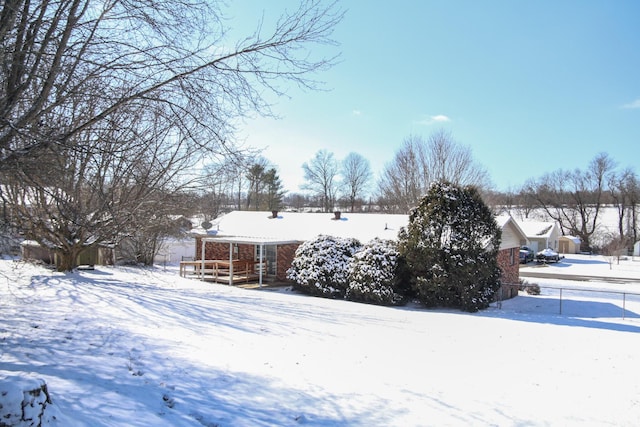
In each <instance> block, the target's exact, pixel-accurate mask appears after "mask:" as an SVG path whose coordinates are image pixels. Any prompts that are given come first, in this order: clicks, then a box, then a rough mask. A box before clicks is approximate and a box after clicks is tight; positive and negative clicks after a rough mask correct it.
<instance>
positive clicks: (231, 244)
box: [229, 242, 233, 286]
mask: <svg viewBox="0 0 640 427" xmlns="http://www.w3.org/2000/svg"><path fill="white" fill-rule="evenodd" d="M229 286H233V243H231V242H229Z"/></svg>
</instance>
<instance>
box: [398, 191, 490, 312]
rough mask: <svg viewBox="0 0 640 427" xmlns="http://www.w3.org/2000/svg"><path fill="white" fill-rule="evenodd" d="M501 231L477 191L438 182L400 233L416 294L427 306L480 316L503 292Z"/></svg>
mask: <svg viewBox="0 0 640 427" xmlns="http://www.w3.org/2000/svg"><path fill="white" fill-rule="evenodd" d="M500 238H501V231H500V228H499V227H498V225H497V223H496V221H495V219H494V217H493V214H492V212H491V210H490V209H489V207H488V206H487V205H486V204H485V203H484V202H483V201H482V198H481V197H480V194H479V193H478V191H477V189H475V188H474V187H471V186H467V187H460V186H458V185H455V184H451V183H447V182H438V183H434V184H433V185H432V186H431V188H430V190H429V193H428V194H427V195H426V196H425V197H424V198H423V199H422V200H421V201H420V203H419V205H418V206H417V207H416V208H415V209H414V210H413V211H412V212H411V215H410V217H409V225H408V227H407V229H406V230H405V229H403V230H401V232H400V236H399V240H400V245H399V249H400V253H401V255H402V257H403V259H404V260H406V266H405V267H404V268H403V270H406V271H408V272H409V273H410V274H409V280H410V282H411V284H412V286H413V288H414V292H415V295H416V296H417V298H418V299H419V300H420V302H421V303H423V304H424V305H425V306H427V307H433V306H442V307H454V308H460V309H462V310H465V311H469V312H474V311H478V310H481V309H484V308H487V307H488V306H489V304H490V303H491V301H492V300H493V297H494V294H495V292H496V291H497V290H498V289H499V288H500V283H499V278H500V269H499V267H498V262H497V256H498V248H499V247H500Z"/></svg>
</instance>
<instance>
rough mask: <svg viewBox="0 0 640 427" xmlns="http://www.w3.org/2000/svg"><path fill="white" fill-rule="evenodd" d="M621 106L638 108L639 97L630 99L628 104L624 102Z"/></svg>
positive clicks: (639, 103) (639, 105)
mask: <svg viewBox="0 0 640 427" xmlns="http://www.w3.org/2000/svg"><path fill="white" fill-rule="evenodd" d="M622 108H640V98H638V99H636V100H635V101H631V102H630V103H628V104H624V105H623V106H622Z"/></svg>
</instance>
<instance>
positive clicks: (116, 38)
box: [0, 0, 342, 270]
mask: <svg viewBox="0 0 640 427" xmlns="http://www.w3.org/2000/svg"><path fill="white" fill-rule="evenodd" d="M341 17H342V12H340V11H339V10H337V6H336V5H335V4H334V3H332V4H329V5H326V4H324V5H323V4H320V2H317V1H314V0H308V1H303V2H301V3H300V5H299V8H298V9H296V10H294V11H293V12H292V13H287V12H285V13H284V14H283V15H282V17H281V19H280V20H279V21H278V22H277V23H276V24H275V26H274V27H273V28H272V29H271V30H268V29H267V27H266V25H265V24H264V23H258V24H257V29H256V31H255V32H254V33H253V34H251V35H249V36H248V37H246V38H245V39H243V40H240V41H237V42H234V41H232V40H228V39H226V34H227V32H226V27H225V25H226V24H225V23H224V22H225V21H224V19H223V15H222V12H221V11H220V9H218V3H216V2H208V1H204V0H180V1H173V0H171V1H169V0H157V1H153V2H140V1H134V0H107V1H98V0H65V1H59V2H50V1H44V2H31V1H29V0H12V1H5V2H3V3H2V4H1V5H0V18H1V19H0V62H1V63H2V64H3V65H2V67H0V76H1V79H0V82H1V83H0V173H1V177H0V178H1V180H2V181H1V183H2V184H3V188H2V190H3V191H2V196H3V198H4V201H5V203H6V205H8V206H9V207H10V210H11V216H10V217H11V218H12V221H15V225H18V226H19V227H20V229H21V230H22V231H23V232H25V233H26V235H28V236H31V237H32V238H34V239H36V240H38V241H39V242H40V243H41V244H43V245H45V246H47V247H51V248H52V249H54V250H55V251H57V252H58V254H59V255H60V258H61V260H62V262H61V264H60V266H59V267H60V268H61V269H63V270H67V269H71V268H73V266H74V262H75V260H76V258H77V255H78V254H79V253H80V252H81V251H83V250H85V249H86V248H87V247H90V246H93V245H97V244H100V243H101V242H106V241H109V240H113V239H118V238H119V236H121V235H123V234H126V233H127V232H128V231H129V232H131V231H130V230H129V229H128V228H127V227H129V226H130V225H131V224H144V223H145V221H144V220H141V221H139V222H138V221H137V219H138V218H139V217H140V215H141V216H142V218H145V217H147V218H148V217H149V213H150V212H153V213H157V214H160V213H161V212H162V211H161V208H162V207H166V206H168V204H166V203H163V198H164V197H165V195H166V194H171V193H172V192H174V191H176V190H177V189H178V188H179V187H181V186H182V185H184V184H185V182H186V181H185V180H186V179H187V177H186V176H183V175H181V171H189V170H190V168H191V167H192V166H193V165H194V164H196V162H197V161H199V160H201V158H202V157H203V156H205V155H218V156H223V157H234V156H236V155H237V154H238V152H239V150H240V148H239V147H237V146H234V144H233V138H232V137H233V131H234V125H233V123H234V122H235V119H236V118H238V117H239V116H242V115H244V114H247V113H249V112H257V113H261V114H270V113H271V111H270V108H269V107H270V105H269V104H268V103H267V102H266V101H265V99H264V98H263V96H264V94H265V93H268V92H271V93H275V94H276V95H281V94H283V93H284V92H285V91H286V89H287V86H288V85H289V84H297V85H300V86H303V87H306V88H316V87H317V84H318V82H316V81H314V80H312V79H311V78H310V76H311V73H314V72H317V71H321V70H323V69H326V68H327V67H328V66H330V65H331V64H332V63H333V58H326V57H316V56H315V55H314V54H313V52H311V51H310V48H311V47H312V46H313V45H315V44H332V43H333V41H332V40H331V39H330V36H331V33H332V30H333V28H334V26H335V25H336V24H337V23H338V22H339V21H340V19H341ZM42 165H46V167H43V166H42ZM236 183H237V188H238V197H240V194H241V191H240V189H241V188H242V181H241V179H238V180H237V181H236ZM239 204H240V202H239V201H238V205H239ZM149 206H154V207H153V208H151V209H150V210H149V209H147V208H148V207H149Z"/></svg>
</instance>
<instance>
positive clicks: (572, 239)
mask: <svg viewBox="0 0 640 427" xmlns="http://www.w3.org/2000/svg"><path fill="white" fill-rule="evenodd" d="M560 238H561V239H567V240H571V241H572V242H573V243H575V244H576V245H579V244H580V243H581V242H582V241H581V240H580V238H579V237H577V236H560Z"/></svg>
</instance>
